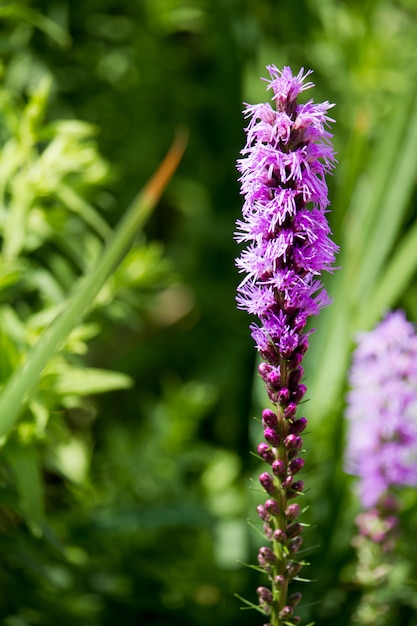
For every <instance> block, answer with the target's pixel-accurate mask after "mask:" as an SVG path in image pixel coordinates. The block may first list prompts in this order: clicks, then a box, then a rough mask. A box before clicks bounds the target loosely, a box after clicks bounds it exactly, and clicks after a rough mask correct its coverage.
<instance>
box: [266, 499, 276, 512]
mask: <svg viewBox="0 0 417 626" xmlns="http://www.w3.org/2000/svg"><path fill="white" fill-rule="evenodd" d="M265 509H266V510H267V511H268V513H269V514H270V515H274V516H277V515H279V506H278V502H277V501H276V500H274V499H273V498H269V499H268V500H267V501H266V502H265Z"/></svg>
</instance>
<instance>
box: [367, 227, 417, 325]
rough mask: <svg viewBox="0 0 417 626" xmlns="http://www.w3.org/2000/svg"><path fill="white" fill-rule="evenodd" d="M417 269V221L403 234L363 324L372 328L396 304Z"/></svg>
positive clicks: (371, 298) (370, 303) (374, 293)
mask: <svg viewBox="0 0 417 626" xmlns="http://www.w3.org/2000/svg"><path fill="white" fill-rule="evenodd" d="M416 270H417V222H416V223H415V224H414V225H413V227H412V228H411V229H410V230H409V231H408V232H407V233H406V234H405V235H404V236H403V238H402V240H401V241H400V243H399V245H398V249H397V251H396V253H395V254H394V256H393V257H392V258H391V261H390V263H389V265H388V267H387V268H386V270H385V272H384V274H383V275H382V278H380V279H379V280H378V283H377V284H376V286H375V288H374V290H373V292H372V295H371V297H370V298H369V305H368V306H367V308H366V309H365V310H364V311H363V316H362V318H361V319H362V324H361V327H362V326H363V327H364V328H370V327H372V326H374V324H375V323H376V322H377V321H378V319H379V318H380V316H381V313H382V312H385V311H387V310H388V309H389V308H391V307H392V306H394V304H395V302H396V301H397V300H398V298H399V297H400V296H401V294H402V293H403V292H404V291H405V289H406V288H407V286H408V284H409V283H410V281H411V279H412V278H413V276H414V275H415V273H416Z"/></svg>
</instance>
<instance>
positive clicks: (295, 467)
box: [289, 457, 304, 474]
mask: <svg viewBox="0 0 417 626" xmlns="http://www.w3.org/2000/svg"><path fill="white" fill-rule="evenodd" d="M303 467H304V460H303V459H300V457H297V458H296V459H293V460H292V461H291V463H290V467H289V469H290V472H291V474H297V473H298V472H299V471H300V470H302V469H303Z"/></svg>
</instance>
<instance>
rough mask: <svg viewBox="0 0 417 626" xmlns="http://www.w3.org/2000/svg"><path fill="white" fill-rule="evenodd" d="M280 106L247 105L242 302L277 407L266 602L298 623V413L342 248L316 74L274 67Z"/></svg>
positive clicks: (269, 459)
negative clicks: (302, 99) (325, 279)
mask: <svg viewBox="0 0 417 626" xmlns="http://www.w3.org/2000/svg"><path fill="white" fill-rule="evenodd" d="M267 69H268V70H269V73H270V80H268V81H267V83H268V89H269V90H271V92H272V104H270V103H262V104H257V105H247V106H246V109H245V116H246V117H247V118H249V124H248V126H247V128H246V134H247V143H246V146H245V147H244V149H243V150H242V155H243V158H242V159H240V160H239V162H238V169H239V171H240V173H241V178H240V181H241V193H242V194H243V196H244V198H245V202H244V205H243V219H242V220H239V221H238V222H237V234H236V239H237V241H238V242H239V243H245V244H247V247H246V248H245V249H244V250H243V252H242V253H241V255H240V257H239V258H238V259H237V266H238V268H239V270H240V271H241V272H242V273H244V278H243V280H242V282H241V283H240V285H239V287H238V296H237V302H238V306H239V307H240V308H242V309H244V310H246V311H247V312H248V313H250V314H253V315H256V316H257V317H258V319H259V323H258V324H256V323H254V324H252V325H251V330H252V337H253V339H254V341H255V343H256V348H257V350H258V352H259V355H260V357H261V359H262V362H261V364H260V365H259V368H258V370H259V374H260V376H261V378H262V379H263V381H264V382H265V384H266V390H267V393H268V397H269V399H270V402H271V404H272V407H273V408H269V407H268V408H266V409H265V410H264V411H263V413H262V424H263V427H264V439H265V441H264V442H262V443H260V444H259V446H258V454H259V456H260V457H261V458H262V459H263V460H264V461H265V462H266V463H267V464H268V465H269V470H268V471H267V472H263V473H262V474H261V475H260V477H259V480H260V483H261V485H262V487H263V488H264V490H265V491H266V493H267V495H268V498H267V500H266V502H265V503H264V504H260V505H259V507H258V514H259V516H260V518H261V519H262V521H263V527H264V531H265V536H266V539H267V540H268V545H265V546H263V547H261V548H260V550H259V555H258V561H259V566H260V568H261V569H262V570H263V571H264V572H265V573H266V575H267V577H268V580H269V586H268V587H259V588H258V596H259V607H260V609H261V610H262V612H263V613H264V614H265V615H268V616H269V620H270V624H272V625H273V626H279V625H281V624H284V623H285V624H296V623H298V621H299V618H298V617H297V616H295V615H294V609H295V606H296V605H297V604H298V603H299V601H300V599H301V593H300V592H295V593H292V594H290V595H288V586H289V584H290V583H291V581H292V580H293V579H297V575H298V573H299V572H300V569H301V567H302V565H303V559H302V557H300V548H301V546H302V542H303V539H302V536H301V532H302V528H303V527H302V524H301V523H300V522H299V521H298V519H297V518H298V516H299V514H300V511H301V509H300V505H299V503H298V502H296V501H295V500H297V499H298V498H299V496H301V495H302V494H303V491H304V483H303V481H302V480H300V479H299V472H301V470H302V469H303V466H304V460H303V459H302V457H301V456H300V455H301V453H302V449H303V442H302V437H301V434H302V432H303V431H304V429H305V427H306V425H307V420H306V419H305V418H304V417H297V415H296V413H297V408H298V405H299V404H300V402H301V400H302V398H303V397H304V395H305V393H306V387H305V385H304V384H303V382H302V378H303V367H302V365H301V363H302V360H303V355H304V354H305V352H306V350H307V348H308V337H309V335H310V332H311V331H307V330H306V324H307V321H308V319H309V318H310V317H311V316H313V315H317V314H318V313H319V311H320V309H322V308H323V307H324V306H326V305H328V304H329V302H330V298H329V297H328V295H327V293H326V291H325V289H324V288H323V285H322V282H321V278H320V276H321V273H322V272H323V271H332V267H333V263H334V260H335V254H336V252H337V246H336V245H335V244H334V243H333V242H332V240H331V239H330V237H329V235H330V228H329V224H328V222H327V218H326V212H327V207H328V204H329V200H328V194H327V185H326V180H325V177H326V175H327V174H329V173H330V172H331V171H332V169H333V166H334V153H333V148H332V145H331V141H330V139H331V134H330V132H329V131H328V130H327V129H326V126H327V125H328V123H329V122H330V121H333V120H331V118H330V117H329V116H328V114H327V112H328V109H329V108H330V107H331V106H332V105H331V104H329V103H328V102H324V103H321V104H314V103H313V101H312V100H309V101H308V102H307V103H305V104H300V103H297V97H298V96H299V94H300V93H301V92H303V91H305V90H307V89H309V88H311V87H312V86H313V83H311V82H307V80H306V79H307V77H308V76H309V75H310V73H311V72H309V71H308V72H306V73H304V72H303V70H301V71H300V72H299V73H298V75H293V74H292V72H291V70H290V68H289V67H284V69H283V70H278V69H277V68H276V67H275V66H269V67H268V68H267Z"/></svg>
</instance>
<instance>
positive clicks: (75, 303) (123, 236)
mask: <svg viewBox="0 0 417 626" xmlns="http://www.w3.org/2000/svg"><path fill="white" fill-rule="evenodd" d="M185 145H186V135H185V133H184V132H183V133H181V135H178V136H177V139H176V141H175V142H174V144H173V146H172V147H171V150H170V151H169V152H168V154H167V156H166V157H165V159H164V161H163V162H162V164H161V166H160V167H159V169H158V170H157V172H156V173H155V174H154V176H153V177H152V178H151V180H150V181H149V182H148V184H147V185H146V187H145V188H144V189H143V191H142V192H141V193H140V194H139V195H138V196H137V198H136V199H135V200H134V201H133V203H132V204H131V206H130V207H129V209H128V211H127V212H126V214H125V216H124V217H123V218H122V220H121V222H120V223H119V225H118V226H117V228H116V230H115V231H114V232H113V234H112V236H111V237H110V239H109V240H108V242H107V244H106V246H105V247H104V249H103V251H102V254H101V256H100V258H99V259H98V260H97V262H96V263H95V265H94V266H93V267H92V268H91V269H90V271H89V272H88V273H87V274H86V275H85V276H84V277H83V278H81V279H80V280H79V281H78V282H77V283H76V285H75V288H74V290H73V292H72V294H70V296H69V298H68V300H67V301H66V302H65V303H64V305H63V307H62V310H61V312H60V314H59V315H58V316H57V318H56V319H55V320H54V322H53V323H52V324H51V326H49V328H48V329H47V330H46V331H45V333H44V334H43V335H42V337H41V338H40V340H39V342H38V343H37V345H36V346H35V347H34V348H33V349H32V351H31V353H30V354H29V357H28V359H27V361H26V363H25V364H24V365H23V367H20V368H18V369H16V370H15V371H14V373H13V376H12V377H11V378H10V379H9V381H8V382H7V384H6V385H5V387H4V388H3V390H2V392H1V394H0V437H5V436H6V435H7V434H8V433H9V432H10V430H11V428H13V426H14V424H15V422H16V421H17V419H18V417H19V415H20V412H21V410H22V408H23V407H24V406H25V404H26V403H27V401H28V395H29V394H30V392H32V391H33V390H34V388H35V387H36V385H37V384H38V381H39V379H40V376H41V374H42V371H43V370H44V368H45V366H46V365H47V364H48V362H49V360H50V359H51V358H52V356H53V355H54V353H55V352H56V351H57V350H58V349H59V348H60V346H61V345H62V343H63V342H64V341H65V339H66V338H67V337H68V335H69V334H70V333H71V331H72V329H73V328H74V327H75V326H76V325H77V324H78V323H79V321H80V318H82V316H83V315H85V313H86V312H87V311H88V310H89V308H90V307H91V304H92V303H93V301H94V298H95V297H96V295H97V294H98V292H99V291H100V289H101V288H102V286H103V285H104V284H105V282H106V280H107V279H108V278H109V276H110V275H111V274H112V272H113V271H114V269H115V268H116V267H117V265H118V264H119V263H120V262H121V260H122V259H123V258H124V257H125V255H126V254H127V252H128V250H129V246H130V245H131V244H132V242H133V240H134V239H135V237H136V235H137V232H138V230H139V229H140V228H142V226H143V224H144V223H145V221H146V220H147V218H148V217H149V215H150V214H151V212H152V210H153V209H154V207H155V205H156V203H157V201H158V200H159V197H160V196H161V194H162V192H163V190H164V189H165V187H166V185H167V184H168V182H169V180H170V179H171V177H172V175H173V174H174V172H175V170H176V168H177V166H178V163H179V161H180V159H181V157H182V154H183V152H184V149H185Z"/></svg>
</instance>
